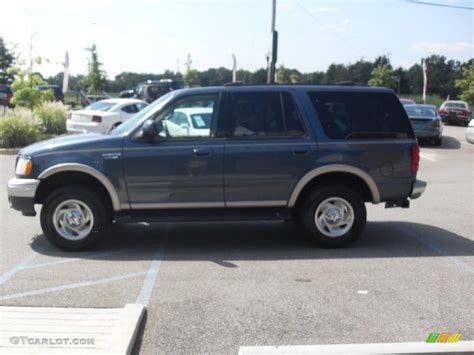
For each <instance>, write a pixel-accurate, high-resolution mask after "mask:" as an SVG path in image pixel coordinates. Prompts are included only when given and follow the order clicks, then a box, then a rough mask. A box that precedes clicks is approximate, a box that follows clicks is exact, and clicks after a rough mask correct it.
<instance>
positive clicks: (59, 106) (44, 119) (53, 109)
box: [36, 102, 69, 134]
mask: <svg viewBox="0 0 474 355" xmlns="http://www.w3.org/2000/svg"><path fill="white" fill-rule="evenodd" d="M68 111H69V107H68V106H66V105H64V104H63V103H61V102H44V103H43V104H42V105H41V106H40V107H39V108H38V109H37V110H36V116H38V118H39V119H40V121H41V125H42V126H43V131H44V133H48V134H63V133H66V118H67V114H68Z"/></svg>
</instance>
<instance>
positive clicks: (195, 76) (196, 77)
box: [184, 68, 201, 88]
mask: <svg viewBox="0 0 474 355" xmlns="http://www.w3.org/2000/svg"><path fill="white" fill-rule="evenodd" d="M200 83H201V73H200V72H198V71H197V70H196V69H191V68H190V69H189V70H188V71H187V72H186V74H184V84H185V85H186V86H187V87H190V88H191V87H193V86H199V85H200Z"/></svg>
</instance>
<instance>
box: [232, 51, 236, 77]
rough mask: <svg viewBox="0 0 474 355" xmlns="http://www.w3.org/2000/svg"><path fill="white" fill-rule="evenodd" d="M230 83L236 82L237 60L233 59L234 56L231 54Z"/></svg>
mask: <svg viewBox="0 0 474 355" xmlns="http://www.w3.org/2000/svg"><path fill="white" fill-rule="evenodd" d="M232 62H233V65H232V82H233V83H235V82H236V81H237V59H236V58H235V54H233V53H232Z"/></svg>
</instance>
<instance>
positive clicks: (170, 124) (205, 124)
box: [157, 95, 218, 139]
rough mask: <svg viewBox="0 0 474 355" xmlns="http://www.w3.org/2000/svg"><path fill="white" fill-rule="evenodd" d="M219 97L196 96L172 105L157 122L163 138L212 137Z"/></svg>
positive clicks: (160, 135)
mask: <svg viewBox="0 0 474 355" xmlns="http://www.w3.org/2000/svg"><path fill="white" fill-rule="evenodd" d="M217 101H218V95H196V96H190V97H186V98H183V99H181V100H179V101H177V102H176V103H174V104H172V105H171V107H169V108H168V109H167V110H165V112H164V113H163V114H162V115H160V116H159V117H158V118H157V120H158V121H161V123H162V124H161V127H162V128H161V130H160V131H159V133H158V135H159V137H160V138H161V139H163V138H168V139H169V138H186V137H211V136H213V133H212V126H213V122H214V120H215V119H216V110H215V108H216V107H217Z"/></svg>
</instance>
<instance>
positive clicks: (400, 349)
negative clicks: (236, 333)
mask: <svg viewBox="0 0 474 355" xmlns="http://www.w3.org/2000/svg"><path fill="white" fill-rule="evenodd" d="M473 351H474V341H460V342H458V343H422V342H417V343H416V342H414V343H379V344H328V345H285V346H242V347H240V349H239V355H282V354H285V355H304V354H308V355H310V354H311V355H323V354H325V355H326V354H344V355H356V354H357V355H361V354H423V353H425V354H426V353H429V354H438V353H459V354H462V353H469V354H472V352H473Z"/></svg>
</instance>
